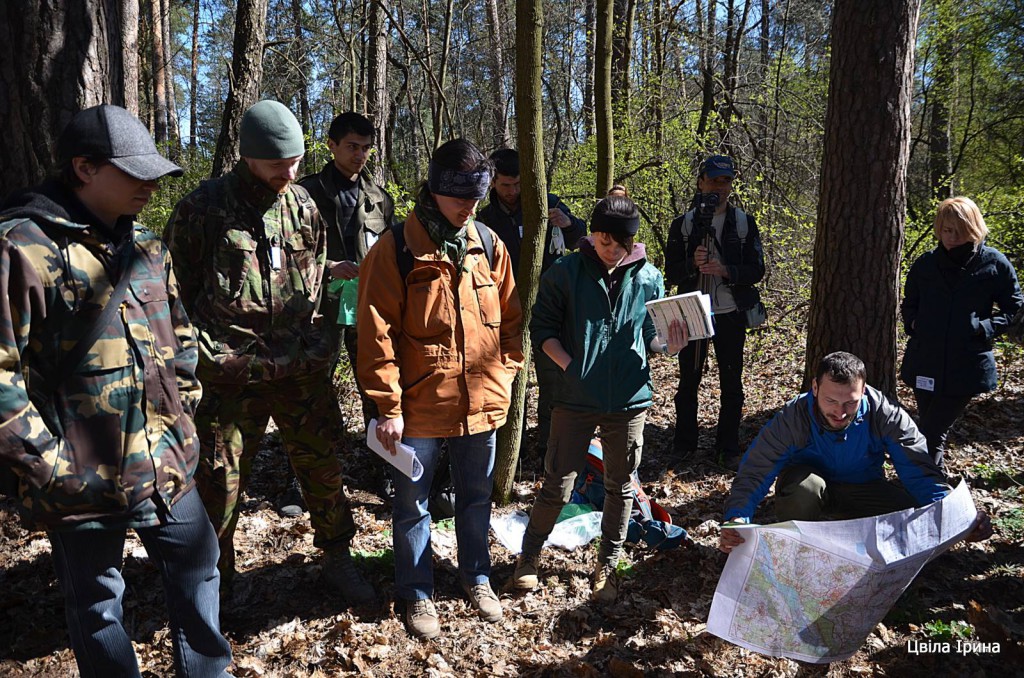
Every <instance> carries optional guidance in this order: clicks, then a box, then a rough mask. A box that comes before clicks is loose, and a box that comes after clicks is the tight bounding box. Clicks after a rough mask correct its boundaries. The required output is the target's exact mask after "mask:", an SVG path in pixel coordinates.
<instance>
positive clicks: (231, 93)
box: [213, 0, 268, 177]
mask: <svg viewBox="0 0 1024 678" xmlns="http://www.w3.org/2000/svg"><path fill="white" fill-rule="evenodd" d="M267 2H268V0H239V2H238V11H237V14H236V17H235V40H234V52H233V54H232V58H231V83H230V87H229V89H228V98H227V101H226V102H224V117H223V119H222V121H221V128H220V137H218V139H217V151H216V153H214V156H213V176H214V177H219V176H221V175H223V174H225V173H226V172H228V171H230V170H231V168H232V167H234V165H235V163H236V162H238V131H239V126H240V125H241V123H242V114H243V113H245V110H246V109H247V108H249V107H250V106H252V105H253V104H254V103H256V101H257V99H258V98H259V93H260V79H261V78H262V75H263V43H264V41H265V40H266V30H267Z"/></svg>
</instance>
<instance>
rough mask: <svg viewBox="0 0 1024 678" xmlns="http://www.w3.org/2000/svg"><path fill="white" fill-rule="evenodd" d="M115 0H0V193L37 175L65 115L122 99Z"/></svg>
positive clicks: (45, 166) (47, 165)
mask: <svg viewBox="0 0 1024 678" xmlns="http://www.w3.org/2000/svg"><path fill="white" fill-rule="evenodd" d="M120 20H121V7H120V5H119V4H118V0H60V1H57V0H46V1H44V0H31V1H28V0H0V120H3V121H4V128H5V131H6V133H7V135H6V139H5V140H4V143H2V144H0V195H6V194H7V193H9V192H10V191H12V190H14V189H17V188H20V187H24V186H31V185H33V184H35V183H38V182H39V181H41V180H42V179H43V178H44V177H45V176H46V174H47V172H49V171H50V170H51V168H52V167H53V164H54V157H53V151H54V145H55V144H56V140H57V137H58V136H59V134H60V132H61V130H63V129H64V126H65V125H67V123H68V122H69V121H70V120H71V117H72V116H73V115H74V114H75V113H77V112H78V111H80V110H82V109H83V108H88V107H89V106H95V105H96V104H101V103H115V104H118V105H121V104H123V103H124V77H123V75H122V72H121V64H122V63H123V62H122V58H121V49H122V43H121V35H120V28H119V25H120Z"/></svg>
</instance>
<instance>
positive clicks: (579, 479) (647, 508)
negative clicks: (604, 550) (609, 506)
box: [569, 438, 691, 550]
mask: <svg viewBox="0 0 1024 678" xmlns="http://www.w3.org/2000/svg"><path fill="white" fill-rule="evenodd" d="M631 480H632V486H633V509H632V511H630V514H629V529H628V530H627V531H626V541H627V542H629V543H630V544H639V543H640V542H643V543H645V544H646V545H647V546H649V547H650V548H655V549H658V550H665V549H671V548H675V547H677V546H679V545H680V544H681V543H683V542H690V541H691V540H690V536H689V535H688V534H686V530H684V529H683V528H681V527H679V526H678V525H673V524H672V516H670V515H669V514H668V511H666V510H665V509H664V508H662V507H661V506H660V505H659V504H658V503H657V502H656V501H654V500H653V499H651V498H650V497H648V496H647V493H646V492H644V488H643V487H641V486H640V479H639V477H637V474H636V472H634V473H633V475H632V476H631ZM604 495H605V492H604V453H603V451H602V449H601V441H600V440H599V439H598V438H594V439H593V440H591V441H590V449H589V450H587V456H586V460H585V461H584V463H583V469H582V470H581V471H580V472H579V473H578V474H577V476H576V486H575V487H574V488H573V491H572V498H571V499H570V500H569V501H571V502H572V503H574V504H590V505H591V506H593V507H594V508H595V509H597V510H599V511H600V510H602V509H603V508H604Z"/></svg>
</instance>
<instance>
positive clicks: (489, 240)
mask: <svg viewBox="0 0 1024 678" xmlns="http://www.w3.org/2000/svg"><path fill="white" fill-rule="evenodd" d="M473 223H474V224H475V225H476V232H477V234H478V235H479V236H480V244H481V245H482V246H483V248H484V254H486V255H487V263H488V265H490V267H491V270H492V271H493V270H494V238H493V237H492V236H491V229H489V228H487V225H486V224H484V223H483V222H482V221H474V222H473Z"/></svg>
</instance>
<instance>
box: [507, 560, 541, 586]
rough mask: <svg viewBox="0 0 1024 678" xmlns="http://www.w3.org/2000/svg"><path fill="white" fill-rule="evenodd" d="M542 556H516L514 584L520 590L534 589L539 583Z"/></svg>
mask: <svg viewBox="0 0 1024 678" xmlns="http://www.w3.org/2000/svg"><path fill="white" fill-rule="evenodd" d="M539 572H540V556H525V555H520V556H519V557H518V558H516V569H515V572H513V573H512V586H513V588H516V589H518V590H520V591H532V590H534V589H535V588H537V584H538V583H539V579H538V576H537V575H538V573H539Z"/></svg>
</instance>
